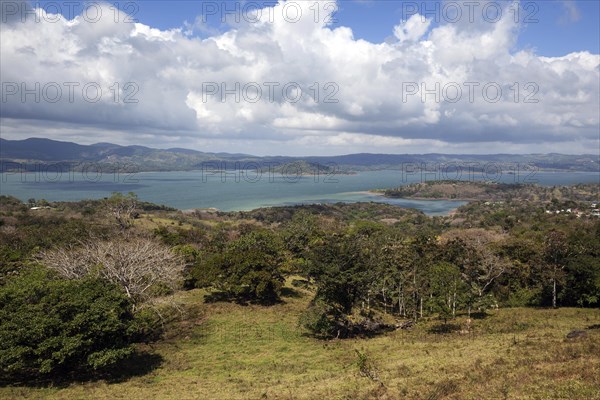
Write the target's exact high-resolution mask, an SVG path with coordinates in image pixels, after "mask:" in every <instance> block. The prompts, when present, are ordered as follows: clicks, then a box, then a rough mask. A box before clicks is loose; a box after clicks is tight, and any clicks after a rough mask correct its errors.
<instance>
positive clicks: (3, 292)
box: [0, 268, 140, 380]
mask: <svg viewBox="0 0 600 400" xmlns="http://www.w3.org/2000/svg"><path fill="white" fill-rule="evenodd" d="M138 330H139V324H138V323H137V321H136V320H135V318H134V316H133V315H132V313H131V302H130V300H129V299H128V298H127V297H126V296H125V295H124V294H123V293H122V292H121V291H120V290H119V289H118V288H117V286H115V285H113V284H110V283H107V282H106V281H103V280H101V279H98V278H86V279H81V280H62V279H59V278H57V276H56V275H55V274H53V273H52V272H50V271H48V270H46V269H41V268H37V269H30V270H26V271H24V272H23V273H22V274H21V275H19V276H18V277H15V278H13V279H10V280H9V281H8V282H7V283H6V285H4V286H3V287H0V371H1V377H2V380H5V379H11V378H23V377H26V378H30V377H35V378H43V377H49V376H51V375H55V374H57V373H59V372H61V373H64V372H72V371H75V370H87V371H96V370H100V369H103V368H106V367H108V366H111V365H114V364H115V363H117V362H118V361H120V360H122V359H124V358H126V357H128V356H129V355H131V354H132V352H133V347H132V341H133V339H134V338H137V339H140V335H139V332H138Z"/></svg>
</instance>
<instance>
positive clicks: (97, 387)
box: [0, 289, 600, 400]
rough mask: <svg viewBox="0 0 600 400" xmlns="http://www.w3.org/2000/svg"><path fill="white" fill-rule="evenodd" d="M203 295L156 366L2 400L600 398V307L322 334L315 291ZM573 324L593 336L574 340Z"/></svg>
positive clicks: (189, 301)
mask: <svg viewBox="0 0 600 400" xmlns="http://www.w3.org/2000/svg"><path fill="white" fill-rule="evenodd" d="M204 294H205V293H204V292H203V291H200V290H194V291H190V292H182V293H180V294H178V295H177V298H176V300H177V301H178V302H180V303H181V304H182V305H183V306H184V307H185V309H186V310H187V311H186V312H185V318H184V320H183V321H181V322H178V323H176V324H175V325H174V326H172V327H170V328H169V330H168V332H167V335H166V338H165V340H164V341H161V342H160V343H157V344H154V345H152V346H144V348H143V349H142V350H146V351H148V352H150V353H153V354H154V355H155V356H154V357H147V358H145V359H143V360H141V361H139V362H140V363H141V364H145V365H141V366H139V365H138V367H140V368H142V369H143V367H147V368H148V369H149V371H148V372H146V373H144V374H138V375H137V376H131V377H128V378H127V379H122V380H120V381H114V382H113V381H111V382H107V381H102V380H100V381H87V382H79V383H72V384H69V385H66V386H54V387H51V386H47V385H46V386H37V387H33V386H20V387H4V388H0V398H2V399H12V398H51V399H144V400H147V399H179V400H184V399H218V400H221V399H223V400H234V399H289V400H292V399H298V400H300V399H319V400H333V399H348V400H351V399H352V400H355V399H424V400H437V399H486V400H487V399H552V400H556V399H569V400H571V399H577V400H588V399H590V400H591V399H600V329H586V328H588V327H592V326H593V325H597V324H600V310H597V309H596V310H592V309H572V308H571V309H559V310H542V309H524V308H521V309H501V310H498V311H491V312H490V313H489V314H488V315H487V316H485V317H483V318H480V319H474V320H473V324H472V327H473V329H472V333H469V334H460V333H450V334H440V333H432V328H434V327H435V326H436V325H437V324H439V321H435V320H431V321H425V322H423V323H419V324H418V325H417V326H416V327H415V328H414V329H413V330H411V331H404V330H401V331H395V332H391V333H387V334H385V335H382V336H379V337H375V338H370V339H349V340H333V341H318V340H316V339H312V338H310V337H307V336H304V335H303V334H302V333H301V331H300V330H299V328H297V320H298V314H299V313H300V312H301V310H303V309H304V308H305V307H306V304H307V303H308V301H309V299H310V294H309V293H307V292H303V291H299V290H297V289H295V290H291V289H290V290H289V291H288V296H286V297H285V298H284V300H285V301H284V302H283V303H281V304H278V305H275V306H272V307H261V306H254V305H249V306H241V305H235V304H229V303H214V304H206V303H204V301H203V298H204ZM465 319H466V318H465V317H460V318H458V319H457V321H455V322H456V323H457V324H459V325H463V324H464V323H465ZM574 329H585V330H586V332H587V337H585V338H579V339H575V340H570V339H566V335H567V333H568V332H570V331H571V330H574ZM359 354H360V356H359ZM158 359H161V360H160V362H158ZM153 363H156V366H155V367H154V368H150V367H151V365H152V364H153Z"/></svg>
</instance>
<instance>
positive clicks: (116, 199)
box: [106, 192, 138, 230]
mask: <svg viewBox="0 0 600 400" xmlns="http://www.w3.org/2000/svg"><path fill="white" fill-rule="evenodd" d="M137 206H138V198H137V195H136V194H135V193H133V192H129V193H128V194H126V195H124V194H122V193H117V192H115V193H113V194H112V196H110V197H109V198H108V199H106V208H107V210H108V212H109V213H110V214H111V215H112V216H113V217H114V218H115V220H116V221H117V224H118V225H119V227H120V228H121V229H122V230H125V229H127V228H130V227H131V226H132V225H133V219H134V217H135V215H136V214H135V211H136V208H137Z"/></svg>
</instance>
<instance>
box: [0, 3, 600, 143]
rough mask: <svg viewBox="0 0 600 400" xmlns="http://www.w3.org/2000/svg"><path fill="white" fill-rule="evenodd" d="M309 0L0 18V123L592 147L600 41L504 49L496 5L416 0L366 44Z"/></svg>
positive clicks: (58, 133) (6, 127)
mask: <svg viewBox="0 0 600 400" xmlns="http://www.w3.org/2000/svg"><path fill="white" fill-rule="evenodd" d="M326 4H330V1H326V2H325V1H323V2H322V4H321V5H322V6H323V7H325V5H326ZM141 6H143V5H141ZM311 6H312V7H314V6H313V3H312V2H294V7H302V9H301V12H300V14H299V15H302V17H301V18H298V19H297V20H296V17H295V14H294V13H292V12H291V11H290V10H286V2H285V1H280V2H279V3H278V4H276V5H274V6H273V7H270V8H265V9H263V10H262V11H261V12H256V13H255V14H253V16H252V18H245V19H243V20H242V21H241V22H240V23H236V24H235V25H234V26H232V27H231V29H229V30H227V31H226V32H224V33H218V32H213V33H212V34H210V35H209V36H208V37H202V38H201V37H198V36H194V35H193V29H191V28H190V26H184V27H182V28H181V29H174V30H168V31H165V30H160V29H156V28H153V27H151V26H147V25H143V24H140V23H133V22H131V21H128V18H127V16H126V15H125V14H122V13H120V14H115V11H114V9H112V8H109V6H108V5H102V8H101V10H102V13H101V18H100V19H98V20H94V21H92V20H90V18H89V17H87V18H86V17H85V14H82V15H78V16H76V17H74V18H72V19H66V18H64V17H62V16H61V15H50V14H44V11H43V10H41V9H38V10H36V12H37V13H38V15H39V18H38V19H37V21H36V19H35V18H27V19H26V20H25V21H22V20H20V19H15V18H13V19H7V21H6V22H5V21H4V20H3V23H2V26H1V32H0V33H1V35H0V36H1V37H0V47H1V50H0V51H1V56H2V57H1V68H2V84H3V99H2V111H1V115H0V116H1V122H2V127H3V136H4V135H6V134H7V132H8V135H10V136H11V137H24V136H44V135H45V133H46V135H47V136H50V137H53V138H60V139H66V138H68V139H74V138H75V139H78V140H79V141H83V142H95V141H110V140H112V141H115V142H121V143H142V142H143V143H146V144H150V145H156V146H161V147H172V146H174V145H177V146H185V147H195V148H207V147H212V149H213V150H217V149H219V150H236V151H239V150H243V151H244V152H254V153H257V154H261V153H262V154H264V153H271V154H274V153H288V154H291V153H298V152H300V153H316V152H319V153H330V154H331V153H340V152H348V151H362V150H364V149H369V150H370V151H388V152H398V151H402V152H409V151H423V152H426V151H438V152H441V151H444V148H447V149H449V150H450V151H458V152H460V151H464V150H466V149H468V150H469V151H477V152H501V151H503V149H501V148H498V144H499V143H503V144H504V146H505V148H506V149H512V150H514V151H531V152H537V151H538V150H539V149H542V148H544V149H548V148H550V149H555V151H571V152H581V151H582V150H586V149H589V148H590V146H594V145H595V148H597V143H598V129H599V126H600V124H599V115H598V108H599V106H600V105H599V93H598V90H597V88H598V84H599V65H600V57H599V55H597V54H590V53H589V52H580V53H572V54H567V55H565V56H563V57H542V56H540V55H537V54H535V53H534V52H532V51H524V50H522V51H514V50H513V48H514V45H515V42H516V39H517V35H518V34H519V30H520V26H519V25H518V24H516V23H515V22H514V20H513V18H512V15H511V14H510V13H508V12H505V13H504V16H503V18H501V19H500V20H498V21H496V22H494V23H491V22H489V21H481V20H478V21H475V23H473V24H464V23H463V24H461V23H442V24H440V25H439V26H436V27H433V28H432V27H431V23H430V21H429V20H427V19H424V18H423V17H422V16H420V15H418V14H417V15H413V16H411V17H410V18H409V19H407V20H405V21H399V23H398V25H396V26H395V27H390V31H393V33H394V36H395V38H396V39H397V41H395V42H390V41H387V42H384V43H371V42H368V41H365V40H362V39H356V38H355V37H354V36H353V32H352V30H351V29H350V28H348V27H344V26H340V27H336V28H334V27H332V26H331V25H330V24H329V23H328V22H327V20H326V19H325V18H320V19H318V20H315V18H314V11H313V9H309V7H311ZM290 16H292V17H291V18H290ZM50 21H52V22H50ZM195 21H196V23H195V24H196V25H197V26H202V27H203V26H204V25H201V20H198V19H196V20H195ZM198 21H200V22H198ZM206 32H209V31H208V30H206V29H205V30H204V33H206ZM15 84H16V87H15ZM36 84H38V85H39V90H36ZM57 86H58V87H60V89H61V90H62V95H61V96H59V97H58V100H57V101H56V102H51V101H48V100H49V99H54V98H56V97H57V95H56V93H57V90H58V89H57ZM98 88H100V91H99V90H98ZM23 89H26V90H29V92H27V93H25V94H24V92H23ZM36 91H37V92H38V93H37V94H38V95H39V96H38V97H39V98H36V94H35V93H32V92H36ZM13 92H14V93H13ZM99 92H101V94H100V95H97V94H98V93H99ZM70 95H72V98H70ZM59 127H60V128H59ZM219 146H220V147H219Z"/></svg>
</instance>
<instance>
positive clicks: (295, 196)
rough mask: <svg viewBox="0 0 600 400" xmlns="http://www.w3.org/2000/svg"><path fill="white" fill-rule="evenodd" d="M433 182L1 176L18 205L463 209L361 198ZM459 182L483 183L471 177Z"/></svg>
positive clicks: (403, 177) (552, 175) (566, 175)
mask: <svg viewBox="0 0 600 400" xmlns="http://www.w3.org/2000/svg"><path fill="white" fill-rule="evenodd" d="M435 178H436V177H435V176H433V175H430V176H427V175H425V176H421V175H420V174H408V173H404V172H403V171H401V170H382V171H366V172H359V173H357V174H355V175H331V176H327V175H323V174H321V175H317V174H313V175H307V176H283V175H280V174H275V173H273V174H271V173H266V172H265V173H262V174H261V173H257V172H256V171H246V172H244V171H241V172H240V171H226V172H225V171H183V172H180V171H177V172H138V173H130V174H125V173H119V174H115V173H104V174H101V173H96V172H89V173H87V174H85V173H81V172H68V173H67V172H63V173H62V174H61V173H57V172H51V171H44V172H38V173H33V172H29V173H20V172H15V173H4V174H0V179H1V189H0V194H3V195H12V196H15V197H17V198H19V199H21V200H23V201H26V200H27V199H29V198H35V199H42V198H44V199H46V200H49V201H77V200H83V199H100V198H103V197H107V196H110V194H111V193H112V192H125V193H126V192H135V193H136V194H137V195H138V196H139V198H140V199H141V200H144V201H149V202H152V203H157V204H164V205H167V206H171V207H175V208H178V209H182V210H185V209H192V208H209V207H214V208H218V209H220V210H223V211H239V210H251V209H255V208H258V207H271V206H281V205H293V204H308V203H332V202H369V201H376V202H382V203H388V204H394V205H398V206H402V207H411V208H416V209H418V210H421V211H423V212H424V213H426V214H428V215H445V214H447V213H448V212H450V211H451V210H453V209H455V208H457V207H459V206H461V205H462V204H465V202H461V201H445V200H429V201H428V200H408V199H386V198H383V197H382V196H378V195H373V194H369V193H365V192H366V191H368V190H371V189H377V188H391V187H397V186H400V185H405V184H408V183H413V182H419V181H423V180H425V179H428V180H433V179H435ZM460 180H483V176H482V175H479V174H472V175H470V176H462V177H461V178H460ZM487 180H493V181H498V182H505V183H515V182H520V183H524V182H525V183H537V184H540V185H544V186H552V185H570V184H575V183H599V181H600V176H599V174H598V173H594V172H536V173H535V174H531V173H530V174H527V175H524V174H523V175H516V174H502V175H500V176H494V177H493V179H489V177H488V179H487Z"/></svg>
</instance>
